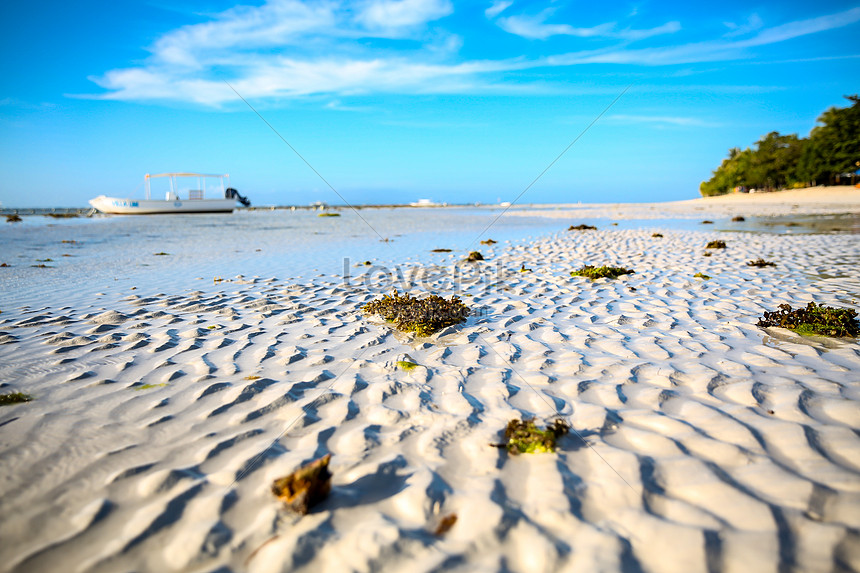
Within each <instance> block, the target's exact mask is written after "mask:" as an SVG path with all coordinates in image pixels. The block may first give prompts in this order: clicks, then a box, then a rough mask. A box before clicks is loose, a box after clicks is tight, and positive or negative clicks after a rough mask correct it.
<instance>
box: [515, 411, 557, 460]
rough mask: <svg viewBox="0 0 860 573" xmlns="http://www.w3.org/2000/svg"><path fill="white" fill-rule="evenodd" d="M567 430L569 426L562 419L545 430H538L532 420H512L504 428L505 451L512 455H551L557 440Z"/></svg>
mask: <svg viewBox="0 0 860 573" xmlns="http://www.w3.org/2000/svg"><path fill="white" fill-rule="evenodd" d="M569 430H570V426H569V425H568V423H567V422H565V421H564V420H562V419H557V420H555V421H554V422H553V423H552V424H550V425H548V426H547V427H546V429H545V430H540V429H538V427H537V426H536V425H535V422H534V418H526V419H524V420H517V419H513V420H511V421H510V422H508V425H507V427H506V428H505V440H506V443H505V449H507V450H508V453H510V454H513V455H517V454H536V453H552V452H554V451H555V447H556V441H557V440H558V438H560V437H561V436H563V435H565V434H566V433H567V432H568V431H569Z"/></svg>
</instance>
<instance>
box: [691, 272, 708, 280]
mask: <svg viewBox="0 0 860 573" xmlns="http://www.w3.org/2000/svg"><path fill="white" fill-rule="evenodd" d="M693 278H694V279H702V280H705V281H706V280H709V279H710V278H711V277H709V276H708V275H706V274H705V273H696V274H694V275H693Z"/></svg>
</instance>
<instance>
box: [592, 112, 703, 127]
mask: <svg viewBox="0 0 860 573" xmlns="http://www.w3.org/2000/svg"><path fill="white" fill-rule="evenodd" d="M605 119H606V120H607V121H611V122H616V123H622V124H633V123H635V124H643V123H644V124H653V125H655V126H658V127H665V126H668V125H674V126H681V127H718V126H719V125H720V124H718V123H714V122H709V121H705V120H702V119H699V118H696V117H679V116H665V115H609V116H606V118H605Z"/></svg>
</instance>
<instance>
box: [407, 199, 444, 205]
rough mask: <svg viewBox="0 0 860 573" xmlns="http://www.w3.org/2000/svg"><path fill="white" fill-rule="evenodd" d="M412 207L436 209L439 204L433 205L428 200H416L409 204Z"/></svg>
mask: <svg viewBox="0 0 860 573" xmlns="http://www.w3.org/2000/svg"><path fill="white" fill-rule="evenodd" d="M409 205H410V206H412V207H438V206H439V203H434V202H433V201H431V200H430V199H418V201H414V202H412V203H410V204H409Z"/></svg>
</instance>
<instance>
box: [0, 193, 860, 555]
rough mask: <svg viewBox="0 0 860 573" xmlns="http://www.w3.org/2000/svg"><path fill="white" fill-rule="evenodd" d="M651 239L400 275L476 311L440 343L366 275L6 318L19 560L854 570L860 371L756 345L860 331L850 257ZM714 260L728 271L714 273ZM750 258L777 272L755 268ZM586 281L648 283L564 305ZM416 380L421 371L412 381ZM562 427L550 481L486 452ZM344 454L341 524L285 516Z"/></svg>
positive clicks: (6, 421)
mask: <svg viewBox="0 0 860 573" xmlns="http://www.w3.org/2000/svg"><path fill="white" fill-rule="evenodd" d="M658 208H662V207H658ZM802 209H803V210H808V211H812V212H815V211H816V210H817V209H819V206H816V205H810V206H808V209H807V208H806V207H802ZM692 214H693V215H696V216H702V215H701V213H698V212H697V211H695V207H694V208H693V211H692ZM660 232H661V234H663V237H660V238H658V237H653V236H652V234H653V231H652V230H651V229H648V230H636V229H628V230H613V229H611V228H609V229H600V230H597V231H582V232H564V231H562V232H559V233H556V234H555V236H551V237H544V238H539V239H535V240H533V241H531V242H523V243H521V244H517V245H506V244H504V243H499V244H496V245H493V246H481V247H480V250H481V252H482V253H484V256H485V257H486V259H487V260H486V261H485V262H484V263H475V264H465V263H459V264H458V260H459V259H460V258H462V253H451V254H448V255H444V256H443V257H441V258H440V259H439V260H438V262H437V263H436V264H433V265H431V264H426V263H417V262H410V261H405V260H402V259H401V260H399V261H398V262H395V263H394V265H393V266H396V265H397V264H400V265H402V266H403V268H404V269H406V270H407V271H408V269H412V268H417V269H421V270H423V271H426V272H427V273H428V274H427V275H426V276H425V278H424V282H423V283H422V284H421V285H420V287H413V288H414V290H415V292H416V293H417V292H438V293H440V294H444V295H445V296H446V297H447V296H450V295H451V294H454V293H459V294H460V295H461V296H462V299H463V300H464V302H466V303H467V304H468V305H469V306H471V307H473V308H474V309H480V313H476V315H473V316H472V317H471V318H470V319H469V320H468V321H467V322H466V323H465V324H463V325H459V326H456V327H449V328H448V329H446V330H445V331H443V332H442V333H440V334H439V335H436V336H434V337H431V338H430V339H416V338H413V337H409V336H404V335H401V334H399V333H397V332H393V331H391V330H390V329H389V328H388V327H387V326H385V325H384V324H381V323H380V322H381V321H379V320H378V319H374V318H368V317H365V316H363V315H362V314H361V313H360V310H359V309H360V306H361V305H363V304H365V303H366V302H369V300H372V299H373V298H375V297H377V296H379V295H380V294H382V292H381V291H382V290H383V289H381V288H379V287H373V286H372V285H369V284H367V283H365V282H363V280H362V278H361V275H359V274H356V275H355V276H353V277H351V280H350V284H348V285H347V284H344V283H343V279H342V278H341V277H334V276H317V277H312V278H308V279H302V281H301V283H296V282H295V281H292V280H289V279H286V280H282V279H277V278H246V277H242V278H233V279H231V280H230V281H229V282H227V281H225V282H223V283H217V284H209V283H208V281H207V284H206V285H205V286H204V287H201V288H197V287H198V284H200V283H197V284H195V283H189V284H188V285H187V287H188V288H186V289H174V290H168V291H167V292H163V291H162V290H160V288H159V284H158V272H157V271H154V273H153V276H152V277H150V281H149V282H145V281H143V282H140V283H138V284H137V285H136V286H137V288H136V289H135V290H134V292H131V291H128V290H127V288H120V287H117V288H115V289H113V290H106V291H105V292H106V294H105V296H104V297H102V298H100V299H98V300H87V299H86V298H80V297H79V298H77V299H71V298H70V299H68V300H67V301H66V303H65V304H62V303H58V304H52V305H48V306H45V305H44V304H42V305H40V304H30V305H28V306H27V307H24V308H5V307H4V308H2V309H0V310H2V313H0V380H2V382H3V384H4V386H3V388H2V391H3V392H7V391H23V392H27V393H30V394H32V395H34V397H35V398H36V399H35V400H34V401H33V402H29V403H26V404H19V405H15V406H6V407H3V408H0V437H2V442H0V443H1V444H2V445H0V448H2V449H0V459H3V460H4V463H3V465H2V466H0V467H2V471H0V484H2V489H0V512H2V514H3V515H5V516H9V517H7V519H5V520H4V521H3V523H0V539H3V540H4V541H3V543H2V544H0V559H2V561H3V562H4V563H6V564H7V567H9V568H10V570H12V571H26V570H34V569H42V570H51V569H58V568H63V569H68V570H80V569H85V570H92V571H110V570H117V569H147V570H161V571H178V570H183V571H211V570H214V569H218V568H219V567H223V568H227V569H228V570H231V571H254V572H256V571H280V570H319V569H320V568H322V569H324V570H325V569H339V570H344V569H350V568H353V569H357V570H367V569H373V568H398V567H404V568H405V567H408V568H410V569H415V570H433V569H435V568H442V567H444V568H450V569H453V570H468V569H472V570H474V569H476V568H485V569H488V570H498V569H500V568H503V567H507V568H509V569H511V570H516V571H523V570H529V571H552V570H560V569H570V568H582V569H591V570H594V569H603V570H607V571H621V570H625V569H626V568H629V567H630V566H631V564H633V565H636V566H638V567H641V568H642V569H646V570H655V569H658V570H677V571H698V570H701V571H705V570H708V567H709V565H708V564H709V563H711V564H712V563H719V564H720V568H722V569H725V570H732V569H736V568H746V569H762V570H769V569H772V568H775V567H776V566H777V565H778V566H783V567H792V566H793V567H797V568H800V569H806V570H830V569H833V568H835V567H837V566H838V564H839V563H841V564H843V565H844V566H846V567H848V568H851V567H854V568H858V566H860V561H858V559H860V557H858V555H857V553H856V551H855V549H856V531H857V529H858V528H860V521H858V516H860V464H858V463H857V461H856V460H858V459H860V438H858V430H860V422H858V420H860V383H858V382H857V380H856V379H855V378H856V376H855V375H854V373H855V372H857V371H860V346H858V344H857V342H856V341H850V340H836V339H825V338H821V337H801V336H800V335H796V334H793V333H791V332H789V331H783V330H781V329H767V330H763V329H760V328H758V327H756V326H755V322H756V320H757V317H759V316H761V314H762V313H763V312H764V311H765V310H774V309H775V308H776V306H777V305H778V304H780V303H789V304H792V305H793V306H797V305H802V304H805V302H806V301H809V300H815V301H817V302H820V303H826V304H832V305H836V306H843V307H846V306H848V307H853V308H857V304H856V300H857V299H860V272H858V271H857V269H858V268H860V245H858V243H857V241H856V239H855V238H854V237H853V236H850V235H844V234H843V235H840V234H837V235H776V236H773V235H761V234H753V233H742V232H741V233H724V232H719V231H715V230H712V229H708V228H703V229H701V230H677V229H662V230H661V231H660ZM717 238H719V239H724V240H725V241H726V242H727V243H728V248H726V249H720V250H713V251H712V252H711V256H709V257H705V256H703V255H704V253H705V252H706V250H705V248H704V245H705V243H706V242H707V241H709V240H713V239H717ZM834 253H836V256H835V257H834ZM760 256H761V257H765V258H767V259H768V260H772V261H774V262H775V263H776V264H777V266H776V267H773V268H766V269H755V268H751V267H748V266H747V265H746V262H747V261H749V260H751V259H755V258H757V257H760ZM583 264H597V265H601V264H608V265H619V266H625V267H629V268H633V269H634V270H635V271H636V273H635V274H633V275H626V276H624V277H621V278H619V279H617V280H614V281H610V280H607V279H600V280H598V281H594V282H590V281H588V280H587V279H581V278H572V277H570V275H569V272H570V271H571V270H575V269H576V268H578V267H579V266H581V265H583ZM521 269H530V270H527V272H520V271H521ZM162 272H163V271H162ZM356 272H358V271H356ZM698 272H702V273H704V274H707V275H709V276H710V277H711V278H710V279H707V280H703V279H699V278H695V277H694V275H695V274H696V273H698ZM404 275H405V277H406V278H407V279H408V278H409V277H410V276H411V275H410V274H409V273H408V272H406V273H404ZM407 358H408V359H409V360H410V361H411V362H414V363H416V364H418V365H419V366H418V367H417V368H415V369H414V370H411V371H409V372H406V371H403V370H401V369H400V368H398V366H397V362H398V361H400V360H405V359H407ZM558 415H561V416H563V417H565V418H567V419H568V420H569V421H570V422H571V423H572V426H573V428H574V429H575V432H574V433H572V434H571V435H568V436H566V437H564V438H563V439H562V440H561V443H560V448H559V450H558V452H557V453H555V454H534V455H521V456H517V457H514V456H510V455H508V454H506V453H504V452H502V451H500V450H499V449H497V448H493V447H491V446H490V445H489V444H492V443H497V442H498V441H499V440H500V433H501V431H502V430H503V428H504V426H505V424H506V423H507V421H508V420H510V419H511V418H513V417H528V416H536V417H537V418H538V420H539V421H540V422H546V421H549V420H551V419H552V418H553V417H555V416H558ZM326 453H331V454H332V456H333V457H332V462H331V468H332V471H333V473H334V478H333V487H332V493H331V494H330V497H329V499H328V500H326V501H324V502H323V503H322V504H321V505H320V506H318V507H317V508H316V509H315V510H313V511H312V512H311V514H309V515H307V516H304V517H301V518H299V517H296V516H293V515H291V514H289V513H288V512H285V511H284V510H282V509H281V508H280V506H279V504H278V502H277V501H276V500H275V499H274V498H273V497H272V495H271V493H270V492H269V487H270V485H271V482H272V481H273V480H274V479H275V478H277V477H280V476H283V475H286V474H287V473H289V472H290V471H293V470H294V469H296V467H298V466H299V465H301V464H302V463H304V462H307V461H309V460H311V459H316V458H319V457H321V455H323V454H326ZM451 514H456V516H457V521H456V523H455V524H454V525H453V527H451V529H450V530H449V531H448V532H447V533H445V534H444V535H435V534H434V531H435V530H436V528H437V527H438V524H439V522H440V521H441V520H442V519H443V518H444V517H446V516H449V515H451Z"/></svg>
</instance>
